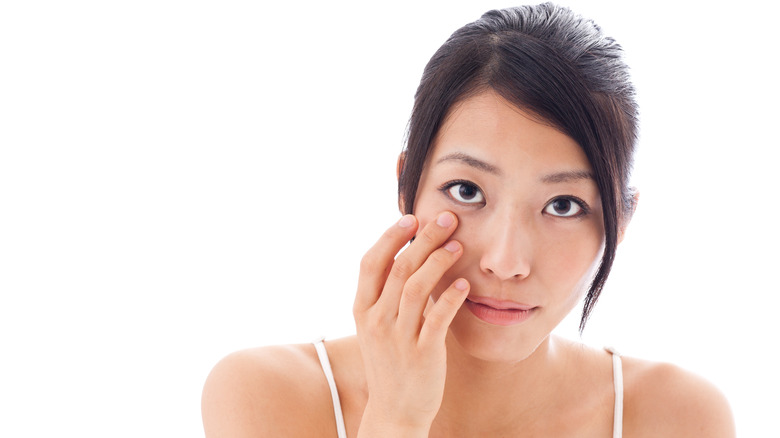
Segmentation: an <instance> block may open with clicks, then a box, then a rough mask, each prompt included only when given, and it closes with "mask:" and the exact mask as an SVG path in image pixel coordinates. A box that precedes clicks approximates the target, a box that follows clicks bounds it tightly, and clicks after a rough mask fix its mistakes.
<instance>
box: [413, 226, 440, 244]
mask: <svg viewBox="0 0 780 438" xmlns="http://www.w3.org/2000/svg"><path fill="white" fill-rule="evenodd" d="M417 238H418V239H422V241H423V242H425V243H428V244H436V243H437V242H438V241H439V240H440V237H439V235H438V233H436V230H434V229H433V227H430V226H428V227H425V228H424V229H423V230H422V232H421V233H418V234H417Z"/></svg>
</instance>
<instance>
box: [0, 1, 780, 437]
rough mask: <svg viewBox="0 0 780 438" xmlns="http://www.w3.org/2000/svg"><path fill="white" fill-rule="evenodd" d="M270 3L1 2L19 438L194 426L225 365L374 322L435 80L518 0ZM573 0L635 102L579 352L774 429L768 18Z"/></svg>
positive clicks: (3, 414)
mask: <svg viewBox="0 0 780 438" xmlns="http://www.w3.org/2000/svg"><path fill="white" fill-rule="evenodd" d="M262 3H263V2H254V1H219V2H217V1H174V0H155V1H135V2H106V1H97V0H95V1H83V0H81V1H71V2H55V1H48V2H45V1H44V2H42V1H34V0H31V1H24V2H22V1H17V2H12V1H11V2H4V3H3V4H2V6H0V148H1V149H0V153H1V155H0V436H4V437H32V436H36V437H37V436H62V435H65V436H76V435H78V436H88V437H98V436H100V437H102V436H112V437H137V436H160V437H163V436H165V437H170V436H202V428H201V424H200V391H201V388H202V384H203V382H204V379H205V378H206V375H207V374H208V372H209V370H210V369H211V367H212V366H213V365H214V363H216V362H217V361H218V360H219V359H220V358H221V357H222V356H224V355H226V354H228V353H229V352H231V351H234V350H237V349H242V348H249V347H254V346H259V345H267V344H277V343H299V342H308V341H310V340H311V339H313V338H315V337H317V336H319V335H327V336H329V337H339V336H343V335H348V334H351V333H353V332H354V323H353V321H352V317H351V305H352V299H353V294H354V289H355V284H356V278H357V271H358V263H359V260H360V257H361V256H362V254H363V252H364V251H365V250H366V249H367V248H368V247H369V246H370V245H371V244H372V243H373V242H374V240H375V239H376V238H378V236H379V234H380V233H381V232H382V231H383V230H384V229H385V228H387V227H388V226H390V224H392V223H393V222H394V221H395V220H396V219H397V218H398V216H399V214H398V212H397V209H396V198H395V190H396V188H395V159H396V156H397V154H398V152H399V151H400V150H401V148H402V146H403V138H404V130H405V126H406V121H407V119H408V116H409V112H410V110H411V105H412V96H413V93H414V91H415V89H416V85H417V82H418V81H419V76H420V74H421V72H422V68H423V66H424V65H425V63H426V62H427V59H428V58H429V57H430V56H431V55H432V54H433V52H434V51H435V49H436V48H437V47H438V46H439V45H440V44H441V43H442V42H443V41H444V40H445V39H446V38H447V36H449V34H450V33H451V32H452V31H454V30H455V29H456V28H458V27H459V26H461V25H463V24H465V23H466V22H469V21H472V20H474V19H476V18H478V17H479V15H480V14H481V13H482V12H485V11H486V10H488V9H492V8H495V7H504V6H510V5H511V3H508V2H506V1H461V2H453V1H435V2H434V1H430V2H386V3H384V4H375V3H372V2H357V1H355V2H353V3H345V2H316V1H303V2H296V3H295V4H290V5H289V6H281V5H274V6H265V5H262ZM564 3H565V4H568V5H570V6H571V7H572V8H574V9H575V10H577V11H578V12H580V13H582V14H583V15H586V16H588V17H591V18H594V19H595V20H596V21H597V22H598V23H600V24H601V25H602V27H603V28H604V29H605V30H606V32H607V33H608V34H610V35H612V36H614V37H615V38H617V39H618V41H619V42H621V44H622V45H623V46H624V48H625V49H626V51H627V55H628V56H627V58H628V62H629V64H630V65H631V66H632V71H633V77H634V81H635V84H636V86H637V89H638V92H639V102H640V105H641V111H642V136H641V142H640V149H639V153H638V155H637V164H636V170H635V174H634V183H635V185H637V186H638V187H639V188H640V190H641V193H642V195H641V200H640V204H639V209H638V211H637V213H636V216H635V219H634V222H633V224H632V226H631V228H630V229H629V233H628V236H627V238H626V241H625V242H624V243H623V244H622V245H621V248H620V249H619V255H618V260H617V262H616V265H615V267H614V270H613V274H612V277H611V279H610V281H609V282H608V287H607V288H606V290H605V292H604V294H603V296H602V300H601V302H600V303H599V305H598V306H597V308H596V310H595V313H594V315H593V317H592V320H591V322H590V324H589V326H588V328H587V330H586V332H585V336H584V340H585V341H586V342H588V343H593V344H596V345H603V344H610V345H615V346H617V347H618V348H619V349H620V350H622V352H623V353H624V354H628V355H633V356H639V357H644V358H649V359H655V360H662V361H671V362H675V363H677V364H679V365H681V366H683V367H686V368H689V369H692V370H694V371H696V372H698V373H700V374H702V375H704V376H705V377H707V378H708V379H710V380H712V381H714V382H715V383H716V384H717V385H718V386H719V387H720V388H721V389H722V390H723V391H724V393H725V394H726V395H727V397H728V398H729V399H730V401H731V403H732V406H733V409H734V412H735V415H736V419H737V422H738V429H739V432H740V435H741V436H778V435H780V429H778V426H777V423H776V422H775V421H773V419H774V418H775V417H776V412H777V408H778V407H779V406H778V401H777V397H776V394H777V393H778V392H780V380H779V379H778V377H777V370H778V369H780V359H778V357H780V355H778V354H777V351H776V350H777V335H778V334H779V333H778V332H779V330H778V322H777V317H776V314H777V311H778V308H779V307H780V299H779V298H778V296H779V295H780V286H778V282H777V280H776V275H775V273H776V271H777V264H778V261H780V257H778V248H779V247H780V233H778V230H777V228H778V225H777V224H778V216H779V215H780V207H779V206H778V205H779V203H778V200H777V197H776V195H777V193H778V189H780V184H779V183H778V179H777V164H776V160H777V159H778V157H779V156H780V154H778V147H779V146H780V141H779V140H778V136H777V131H776V125H777V118H778V115H779V114H778V111H777V102H778V98H780V93H779V92H778V86H777V78H778V77H780V72H779V71H778V68H777V67H776V66H775V65H776V64H775V63H774V59H773V58H774V57H775V55H776V54H777V49H776V45H777V43H778V38H777V36H776V33H775V32H771V31H770V27H771V26H774V25H775V23H774V22H771V21H770V18H771V17H772V16H773V14H772V11H770V10H769V9H768V7H766V6H759V5H756V4H755V3H751V4H750V6H749V7H748V6H742V7H739V8H737V7H734V6H729V7H719V6H713V5H712V2H701V3H700V4H693V3H689V4H687V5H684V6H680V5H674V4H676V3H678V2H676V1H674V2H672V1H670V2H642V4H641V5H634V4H633V3H630V2H621V1H614V2H607V1H581V2H578V1H570V2H564ZM766 4H767V5H768V4H770V2H766ZM672 5H674V6H672ZM575 320H576V315H574V318H572V319H571V320H569V321H567V322H565V323H564V324H563V326H562V327H561V328H560V332H561V333H562V334H564V335H567V336H571V337H576V336H577V334H576V330H575V326H576V321H575Z"/></svg>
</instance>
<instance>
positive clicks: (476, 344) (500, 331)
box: [447, 308, 550, 363]
mask: <svg viewBox="0 0 780 438" xmlns="http://www.w3.org/2000/svg"><path fill="white" fill-rule="evenodd" d="M536 316H538V315H536ZM532 319H533V318H532ZM533 323H536V324H533ZM539 324H540V321H533V320H529V321H525V322H523V323H522V324H518V325H515V326H499V325H492V324H487V323H484V322H482V321H479V320H476V318H474V316H473V315H471V314H470V312H469V311H468V310H467V309H465V308H461V310H460V311H459V312H458V314H457V315H456V316H455V320H454V321H453V322H452V325H451V326H450V330H449V333H448V334H447V341H448V348H451V347H450V346H452V347H455V348H457V349H460V350H461V351H462V352H463V353H465V354H467V355H468V356H471V357H473V358H475V359H479V360H483V361H486V362H503V363H517V362H521V361H523V360H525V359H527V358H528V357H529V356H531V355H532V354H533V353H534V352H535V351H536V350H537V348H538V347H539V346H540V345H541V344H542V343H543V342H544V341H545V340H546V339H547V338H548V337H549V335H550V333H549V332H546V331H545V332H542V330H540V328H539V327H538V325H539ZM540 332H542V333H540ZM453 344H455V345H453Z"/></svg>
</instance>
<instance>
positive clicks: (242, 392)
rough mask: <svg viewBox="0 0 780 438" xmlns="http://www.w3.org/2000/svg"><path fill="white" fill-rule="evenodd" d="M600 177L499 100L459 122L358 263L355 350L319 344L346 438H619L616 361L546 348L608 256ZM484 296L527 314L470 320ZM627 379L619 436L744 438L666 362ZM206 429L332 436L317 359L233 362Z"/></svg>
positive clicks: (298, 351) (549, 132)
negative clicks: (615, 431)
mask: <svg viewBox="0 0 780 438" xmlns="http://www.w3.org/2000/svg"><path fill="white" fill-rule="evenodd" d="M590 171H591V168H590V165H589V163H588V160H587V159H586V157H585V156H584V153H583V152H582V150H581V149H580V148H579V146H578V145H577V144H576V143H575V142H574V141H573V140H572V139H571V138H569V137H567V136H566V135H564V134H563V133H561V132H560V131H558V130H557V129H555V128H554V127H551V126H549V125H547V124H544V123H540V121H539V120H537V119H535V118H534V117H532V116H531V115H529V114H527V113H524V112H522V111H520V110H519V109H517V108H515V107H513V106H512V105H511V104H509V103H508V102H506V101H505V100H504V99H502V98H501V97H499V96H498V95H497V94H495V93H493V92H492V91H486V92H484V93H481V94H479V95H476V96H474V97H471V98H469V99H467V100H465V101H463V102H462V103H461V104H459V105H457V106H456V107H454V108H453V110H452V111H451V112H450V113H449V114H448V117H447V119H446V120H445V123H444V125H443V126H442V128H441V130H440V132H439V133H438V135H437V137H436V139H435V142H434V145H433V151H432V154H431V156H430V157H429V158H428V161H427V163H426V167H425V168H424V171H423V174H422V176H421V180H420V186H419V189H418V193H417V200H416V203H415V206H414V207H415V208H414V211H415V216H411V215H408V216H405V217H403V218H402V219H401V220H400V221H399V222H398V223H397V224H395V225H394V226H392V227H391V228H390V229H388V230H387V231H386V232H385V233H384V235H383V236H382V237H381V238H380V239H379V241H378V242H377V243H376V244H375V245H374V247H372V248H371V249H370V250H369V251H368V252H367V253H366V255H365V256H364V258H363V260H362V262H361V271H360V279H359V286H358V292H357V295H356V299H355V305H354V314H355V321H356V324H357V329H358V334H357V336H353V337H348V338H343V339H338V340H334V341H329V342H327V343H326V345H327V349H328V353H329V356H330V360H331V364H332V367H333V370H334V377H335V380H336V383H337V386H338V389H339V395H340V398H341V402H342V409H343V412H344V417H345V423H346V427H347V435H348V436H350V437H383V436H388V437H389V436H394V437H397V436H404V437H429V436H430V437H445V436H446V437H461V436H463V437H473V436H513V437H515V436H523V437H558V436H578V437H590V436H593V437H604V436H611V435H610V434H611V433H612V432H611V431H612V424H613V406H614V388H613V380H612V361H611V356H610V354H609V353H607V352H605V351H604V350H600V349H593V348H589V347H585V346H583V345H580V344H577V343H574V342H570V341H566V340H563V339H559V338H554V337H551V336H550V332H551V331H552V329H553V328H554V327H555V326H556V325H557V324H558V323H559V322H560V321H561V320H562V319H563V318H564V317H565V316H566V315H567V314H568V313H569V312H570V311H571V310H572V309H573V308H574V307H575V306H576V305H577V303H578V302H579V301H580V299H581V297H582V294H583V293H584V292H585V291H586V290H587V286H588V284H589V282H590V280H591V279H592V276H593V273H594V269H595V267H596V266H597V264H598V261H599V260H600V257H601V253H602V251H603V242H604V232H603V218H602V217H601V214H600V211H601V204H600V197H599V193H598V190H597V188H596V185H595V183H594V181H593V180H592V179H591V178H588V177H583V176H585V175H587V174H588V173H589V172H590ZM555 175H557V176H555ZM572 175H578V176H579V177H576V178H575V177H572ZM567 176H568V177H567ZM453 182H454V183H453ZM458 184H460V185H458ZM574 197H576V200H577V201H578V202H579V204H578V203H574V202H568V203H567V201H566V200H567V199H568V200H571V199H575V198H574ZM401 202H403V200H401ZM556 207H557V208H556ZM413 236H414V237H415V239H414V242H413V243H412V244H411V245H409V246H408V248H406V249H404V250H403V251H401V249H402V248H403V247H404V246H405V244H406V242H408V240H409V239H411V238H412V237H413ZM399 251H400V253H399ZM480 297H490V298H493V299H500V300H509V301H512V302H516V303H523V304H525V305H528V306H530V307H533V309H532V310H530V313H529V317H528V318H527V319H526V320H525V321H523V322H521V323H518V324H514V325H497V324H492V323H488V322H486V321H483V320H482V319H480V318H478V317H477V316H476V314H475V313H473V312H472V311H471V310H469V306H468V305H463V303H464V301H465V300H467V299H469V300H472V299H473V300H479V298H480ZM623 364H624V365H623V371H624V384H625V390H624V397H625V401H624V417H623V422H624V436H626V437H645V436H647V437H650V436H667V437H676V436H679V437H683V436H685V437H705V436H706V437H732V436H734V425H733V420H732V416H731V412H730V410H729V407H728V404H727V402H726V401H725V399H724V397H723V396H722V394H720V392H718V390H717V389H716V388H714V387H713V386H712V385H711V384H710V383H708V382H706V381H704V380H702V379H700V378H699V377H697V376H695V375H693V374H690V373H688V372H685V371H683V370H680V369H679V368H676V367H674V366H671V365H667V364H657V363H652V362H647V361H642V360H638V359H633V358H624V360H623ZM203 420H204V427H205V430H206V436H207V437H222V436H225V437H227V436H230V437H243V436H247V437H249V436H301V437H309V436H333V437H335V436H336V426H335V420H334V418H333V408H332V403H331V400H330V393H329V389H328V386H327V383H326V381H325V379H324V375H323V373H322V369H321V367H320V364H319V361H318V359H317V356H316V353H315V352H314V348H313V346H312V345H311V344H303V345H293V346H274V347H264V348H260V349H254V350H246V351H243V352H238V353H234V354H233V355H230V356H228V357H227V358H225V359H223V361H221V362H220V363H219V364H218V365H217V366H216V367H215V369H214V370H213V371H212V373H211V374H210V376H209V378H208V380H207V382H206V385H205V388H204V393H203Z"/></svg>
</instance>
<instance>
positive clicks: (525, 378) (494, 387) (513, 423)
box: [434, 335, 565, 436]
mask: <svg viewBox="0 0 780 438" xmlns="http://www.w3.org/2000/svg"><path fill="white" fill-rule="evenodd" d="M559 350H560V349H559V348H557V345H556V341H555V340H554V339H550V337H548V338H546V339H545V340H544V341H543V342H542V343H541V344H540V345H539V347H538V348H536V350H534V352H533V353H532V354H531V355H530V356H528V357H527V358H526V359H524V360H522V361H518V362H499V363H496V362H488V361H484V360H481V359H478V358H475V357H473V356H470V355H469V354H468V353H467V352H466V351H464V350H463V349H462V348H461V347H460V345H459V344H458V342H457V341H456V340H455V339H454V338H453V337H452V336H451V335H448V339H447V356H448V358H447V359H448V360H447V381H446V385H445V390H444V399H443V401H442V406H441V409H439V415H438V416H437V417H436V421H435V422H434V428H436V427H442V428H443V427H444V426H445V425H446V429H447V430H444V432H446V436H458V435H462V436H500V435H501V432H502V431H507V430H518V428H519V427H522V428H524V429H525V430H527V429H528V428H529V427H532V426H533V424H534V422H535V421H536V420H537V419H539V418H549V412H550V410H551V409H553V408H554V407H555V404H556V403H555V396H556V395H557V394H560V391H559V390H558V389H559V388H561V387H562V386H563V385H564V384H565V382H564V381H563V376H564V373H563V368H564V364H563V361H564V359H563V357H562V356H563V355H562V354H561V352H560V351H559Z"/></svg>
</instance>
